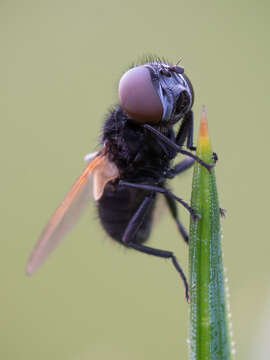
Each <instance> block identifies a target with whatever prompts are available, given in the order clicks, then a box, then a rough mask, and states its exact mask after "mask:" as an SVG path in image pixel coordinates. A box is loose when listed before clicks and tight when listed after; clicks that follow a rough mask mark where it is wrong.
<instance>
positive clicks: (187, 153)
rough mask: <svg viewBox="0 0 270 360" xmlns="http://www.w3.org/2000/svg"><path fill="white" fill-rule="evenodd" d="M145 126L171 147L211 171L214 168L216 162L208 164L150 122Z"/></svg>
mask: <svg viewBox="0 0 270 360" xmlns="http://www.w3.org/2000/svg"><path fill="white" fill-rule="evenodd" d="M143 127H144V128H145V129H147V130H149V131H151V132H152V133H153V134H154V135H156V136H157V138H159V139H160V140H162V141H163V142H164V143H165V144H167V145H168V146H169V147H170V148H171V149H174V150H175V151H176V152H178V153H180V154H184V155H187V156H189V157H191V158H192V159H194V160H196V161H197V162H198V163H199V164H201V165H202V166H204V167H205V168H206V169H207V170H208V171H210V170H211V169H212V167H214V166H215V164H207V163H206V162H204V161H203V160H202V159H200V158H199V157H198V156H196V155H194V154H192V152H190V151H187V150H183V149H182V146H179V145H178V144H177V143H176V142H174V141H173V140H171V139H169V138H168V137H167V136H165V135H163V134H162V133H161V132H160V131H158V130H157V129H155V128H154V127H153V126H151V125H149V124H144V125H143Z"/></svg>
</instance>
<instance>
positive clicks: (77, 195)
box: [26, 60, 214, 299]
mask: <svg viewBox="0 0 270 360" xmlns="http://www.w3.org/2000/svg"><path fill="white" fill-rule="evenodd" d="M118 93H119V98H120V101H119V104H118V105H116V106H115V107H114V109H113V110H112V111H110V113H109V114H108V115H107V117H106V119H105V123H104V126H103V133H102V139H101V144H100V150H99V151H98V152H96V153H93V154H89V155H86V157H85V160H86V162H87V165H86V167H85V169H84V170H83V172H82V174H81V175H80V176H79V177H78V179H77V180H76V181H75V183H74V185H73V186H72V187H71V189H70V190H69V192H68V193H67V195H66V196H65V198H64V200H63V202H62V203H61V204H60V205H59V207H58V208H57V209H56V211H55V212H54V214H53V215H52V217H51V218H50V220H49V222H48V224H47V225H46V227H45V229H44V230H43V232H42V233H41V235H40V238H39V240H38V242H37V244H36V246H35V248H34V250H33V252H32V254H31V256H30V258H29V261H28V264H27V268H26V272H27V274H29V275H30V274H33V273H34V272H35V271H36V270H37V268H38V267H39V266H40V265H41V264H42V263H43V262H44V260H46V258H47V257H48V255H49V254H50V253H51V251H52V250H53V249H54V248H55V247H56V245H57V244H58V243H59V242H60V241H61V240H62V239H63V238H64V237H65V235H66V234H67V233H68V232H69V231H70V230H71V229H72V227H73V226H74V225H75V223H76V222H77V221H78V219H79V217H80V215H81V213H82V212H83V210H84V209H85V207H86V206H87V205H88V204H89V203H90V201H91V198H92V197H93V198H94V200H95V201H96V203H97V211H98V215H99V218H100V221H101V225H102V227H103V228H104V229H105V231H106V233H107V234H108V235H109V236H110V237H111V238H112V239H114V240H116V241H118V242H119V243H120V244H122V245H123V246H125V247H127V248H131V249H133V250H137V251H139V252H142V253H146V254H150V255H153V256H156V257H161V258H168V259H171V261H172V263H173V265H174V267H175V269H176V270H177V272H178V273H179V275H180V277H181V279H182V281H183V283H184V286H185V296H186V298H187V299H188V283H187V280H186V276H185V274H184V272H183V270H182V268H181V266H180V265H179V263H178V261H177V259H176V257H175V255H174V253H173V252H172V251H167V250H161V249H156V248H153V247H149V246H146V245H145V242H146V240H147V239H148V238H149V235H150V231H151V227H152V219H153V212H154V208H155V202H156V197H157V194H159V193H161V194H163V195H164V197H165V199H166V202H167V205H168V208H169V211H170V213H171V215H172V217H173V219H174V220H175V222H176V225H177V227H178V229H179V231H180V233H181V235H182V237H183V239H184V240H185V242H186V243H188V234H187V232H186V230H185V229H184V226H183V225H182V223H181V222H180V220H179V217H178V210H177V203H180V204H181V205H183V206H184V207H185V208H186V209H187V210H188V211H189V213H190V214H191V215H192V216H193V218H194V219H196V218H198V216H199V215H197V214H196V213H195V212H194V211H193V209H192V208H191V207H190V206H189V205H188V204H187V203H186V202H185V201H184V200H183V199H181V198H180V197H178V196H177V195H175V194H174V193H173V192H172V191H171V190H169V189H168V188H167V187H166V181H167V180H168V179H172V178H174V177H175V176H177V175H178V174H180V173H182V172H183V171H185V170H186V169H188V168H189V167H190V166H192V164H193V162H194V161H198V162H199V163H200V164H202V165H203V166H205V167H206V168H207V169H208V170H210V169H211V167H212V166H214V164H211V165H209V164H206V163H204V162H203V161H202V160H201V159H200V158H198V157H197V156H196V155H194V154H193V153H192V151H194V150H195V148H194V147H193V111H192V105H193V102H194V92H193V87H192V85H191V82H190V80H189V79H188V77H187V76H186V74H185V73H184V68H183V67H180V66H178V64H177V65H171V64H169V63H166V62H162V61H159V60H152V61H149V62H146V63H144V64H142V65H138V66H135V67H133V68H131V69H130V70H128V71H127V72H126V73H124V75H123V76H122V77H121V79H120V82H119V89H118ZM178 123H179V127H178V129H177V130H176V131H175V129H174V127H175V126H176V124H178ZM184 146H185V148H184ZM178 154H183V155H186V157H185V158H184V159H183V160H182V161H181V162H179V163H178V164H176V165H175V166H172V160H174V158H175V157H176V156H177V155H178Z"/></svg>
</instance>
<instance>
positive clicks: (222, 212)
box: [219, 208, 227, 219]
mask: <svg viewBox="0 0 270 360" xmlns="http://www.w3.org/2000/svg"><path fill="white" fill-rule="evenodd" d="M226 212H227V210H226V209H223V208H219V213H220V216H221V217H222V219H225V218H226Z"/></svg>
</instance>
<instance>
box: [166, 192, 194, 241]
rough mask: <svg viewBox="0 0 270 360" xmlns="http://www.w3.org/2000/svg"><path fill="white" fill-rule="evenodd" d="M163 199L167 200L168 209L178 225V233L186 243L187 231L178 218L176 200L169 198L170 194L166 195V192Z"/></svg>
mask: <svg viewBox="0 0 270 360" xmlns="http://www.w3.org/2000/svg"><path fill="white" fill-rule="evenodd" d="M165 199H166V202H167V205H168V207H169V209H170V212H171V215H172V217H173V218H174V220H175V222H176V225H177V227H178V230H179V232H180V234H181V235H182V237H183V239H184V241H185V242H186V243H187V244H188V238H189V237H188V233H187V231H186V229H185V227H184V225H183V224H182V223H181V221H180V220H179V216H178V210H177V206H176V201H175V200H174V199H173V198H171V197H170V196H168V195H167V194H165Z"/></svg>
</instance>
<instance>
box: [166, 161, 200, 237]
mask: <svg viewBox="0 0 270 360" xmlns="http://www.w3.org/2000/svg"><path fill="white" fill-rule="evenodd" d="M194 161H195V160H194V159H192V158H189V157H187V158H185V159H184V160H182V161H181V162H180V163H178V164H176V165H175V166H174V167H173V168H171V169H169V170H168V173H167V174H166V177H167V178H169V179H172V178H174V177H175V176H176V175H178V174H180V173H182V172H184V171H185V170H187V169H189V168H190V167H191V166H192V165H193V164H194ZM165 198H166V201H167V205H168V207H169V209H170V212H171V215H172V217H173V218H174V220H175V222H176V225H177V227H178V230H179V232H180V234H181V235H182V237H183V239H184V241H185V242H186V243H188V233H187V231H186V229H185V228H184V226H183V224H182V223H181V221H180V220H179V216H178V210H177V206H176V201H175V200H174V199H173V198H172V197H170V196H168V195H167V194H165Z"/></svg>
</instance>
